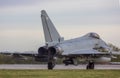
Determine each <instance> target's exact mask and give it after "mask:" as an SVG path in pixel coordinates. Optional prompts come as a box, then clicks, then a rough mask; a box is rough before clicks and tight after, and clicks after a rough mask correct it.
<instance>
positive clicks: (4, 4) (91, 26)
mask: <svg viewBox="0 0 120 78" xmlns="http://www.w3.org/2000/svg"><path fill="white" fill-rule="evenodd" d="M119 7H120V6H119V0H0V38H1V39H0V43H1V44H0V51H4V50H10V51H27V50H35V51H37V48H38V47H39V46H41V45H43V44H44V36H43V30H42V25H41V19H40V11H41V10H42V9H45V10H46V11H47V12H48V15H49V16H50V18H51V19H52V21H53V23H54V24H55V26H56V28H57V29H58V31H59V32H60V34H61V35H62V36H65V39H69V38H74V37H77V36H82V35H84V34H86V33H88V32H96V33H98V34H100V36H102V38H103V39H104V40H105V41H107V42H108V43H113V44H115V45H117V46H119V47H120V44H119V43H120V40H119V39H120V36H118V35H117V34H119V33H120V31H119V30H120V8H119ZM68 28H69V29H68Z"/></svg>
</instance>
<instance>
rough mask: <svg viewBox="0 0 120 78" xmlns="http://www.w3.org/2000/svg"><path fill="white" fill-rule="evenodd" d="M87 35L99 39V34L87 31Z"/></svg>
mask: <svg viewBox="0 0 120 78" xmlns="http://www.w3.org/2000/svg"><path fill="white" fill-rule="evenodd" d="M89 37H92V38H96V39H100V36H99V35H98V34H97V33H89Z"/></svg>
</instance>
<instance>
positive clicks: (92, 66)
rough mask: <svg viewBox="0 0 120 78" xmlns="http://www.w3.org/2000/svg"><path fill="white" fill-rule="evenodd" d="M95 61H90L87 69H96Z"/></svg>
mask: <svg viewBox="0 0 120 78" xmlns="http://www.w3.org/2000/svg"><path fill="white" fill-rule="evenodd" d="M94 67H95V66H94V61H89V63H88V65H87V66H86V69H94Z"/></svg>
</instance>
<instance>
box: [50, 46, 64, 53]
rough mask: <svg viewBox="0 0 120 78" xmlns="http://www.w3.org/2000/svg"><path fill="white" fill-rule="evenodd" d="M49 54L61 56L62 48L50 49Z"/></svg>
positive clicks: (54, 47)
mask: <svg viewBox="0 0 120 78" xmlns="http://www.w3.org/2000/svg"><path fill="white" fill-rule="evenodd" d="M48 52H49V53H50V54H51V55H61V54H62V52H63V50H62V48H61V47H60V46H53V47H49V48H48Z"/></svg>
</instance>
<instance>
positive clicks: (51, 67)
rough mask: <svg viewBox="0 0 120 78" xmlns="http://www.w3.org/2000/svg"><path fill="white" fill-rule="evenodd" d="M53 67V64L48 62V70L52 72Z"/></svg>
mask: <svg viewBox="0 0 120 78" xmlns="http://www.w3.org/2000/svg"><path fill="white" fill-rule="evenodd" d="M53 67H54V64H53V62H48V70H52V69H53Z"/></svg>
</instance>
